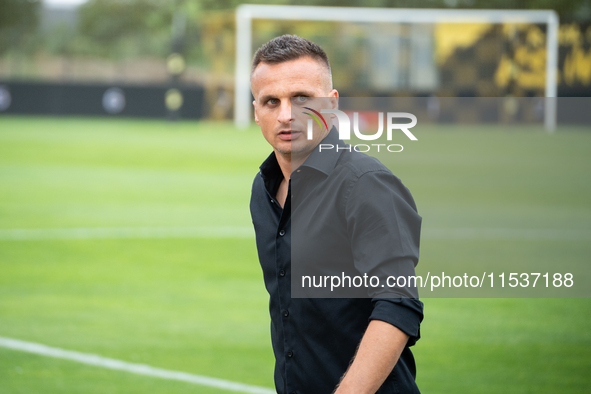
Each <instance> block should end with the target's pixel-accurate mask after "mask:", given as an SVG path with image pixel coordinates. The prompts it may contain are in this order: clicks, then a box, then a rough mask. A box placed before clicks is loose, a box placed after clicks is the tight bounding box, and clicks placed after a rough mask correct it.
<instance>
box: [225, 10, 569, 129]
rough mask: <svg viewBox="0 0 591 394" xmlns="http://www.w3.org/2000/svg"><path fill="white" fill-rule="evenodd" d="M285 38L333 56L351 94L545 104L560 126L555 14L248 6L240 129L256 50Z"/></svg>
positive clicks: (240, 28)
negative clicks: (308, 41)
mask: <svg viewBox="0 0 591 394" xmlns="http://www.w3.org/2000/svg"><path fill="white" fill-rule="evenodd" d="M285 33H289V34H297V35H299V36H302V37H305V38H308V39H311V40H313V41H315V42H317V43H319V44H320V45H321V46H322V47H323V48H324V49H325V50H326V51H327V53H328V56H329V58H330V59H331V63H332V64H333V79H334V84H335V87H336V88H337V89H338V90H339V92H340V93H341V95H342V96H349V97H354V96H377V97H384V96H402V97H415V96H418V97H428V96H438V97H507V96H510V97H546V99H545V100H543V106H544V108H543V121H544V125H545V127H546V129H547V130H548V131H553V130H554V128H555V124H556V101H555V99H552V98H554V97H556V90H557V67H558V16H557V14H556V13H555V12H554V11H545V10H448V9H445V10H439V9H399V8H398V9H395V8H348V7H309V6H272V5H242V6H239V7H238V8H237V11H236V75H235V102H234V120H235V123H236V125H237V126H238V127H245V126H247V125H248V124H249V123H250V121H251V118H252V104H251V103H252V100H251V93H250V84H249V77H250V64H251V60H252V55H253V52H254V50H255V49H256V48H258V47H259V46H260V45H261V44H263V43H264V42H266V41H268V40H269V39H271V38H273V37H275V36H277V35H280V34H285ZM548 98H549V99H548Z"/></svg>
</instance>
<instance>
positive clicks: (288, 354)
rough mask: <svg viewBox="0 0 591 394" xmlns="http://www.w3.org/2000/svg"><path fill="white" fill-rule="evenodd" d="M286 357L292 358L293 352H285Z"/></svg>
mask: <svg viewBox="0 0 591 394" xmlns="http://www.w3.org/2000/svg"><path fill="white" fill-rule="evenodd" d="M287 357H289V358H292V357H293V352H292V351H291V350H290V351H289V352H287Z"/></svg>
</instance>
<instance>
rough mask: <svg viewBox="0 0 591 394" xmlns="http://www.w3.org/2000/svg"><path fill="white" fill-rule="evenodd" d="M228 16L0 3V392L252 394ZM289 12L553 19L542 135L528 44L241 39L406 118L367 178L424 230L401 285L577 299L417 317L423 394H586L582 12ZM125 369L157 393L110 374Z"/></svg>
mask: <svg viewBox="0 0 591 394" xmlns="http://www.w3.org/2000/svg"><path fill="white" fill-rule="evenodd" d="M240 4H241V2H240V1H234V0H177V1H173V0H169V1H156V0H88V1H84V0H70V1H67V0H45V1H34V0H0V393H2V394H5V393H6V394H13V393H19V394H20V393H26V394H30V393H43V394H46V393H56V394H57V393H84V394H89V393H97V394H98V393H101V394H102V393H106V392H108V393H121V394H130V393H138V394H139V393H146V392H150V393H167V394H171V393H179V394H180V393H189V392H190V393H195V392H197V393H206V394H207V393H211V394H222V393H228V392H245V393H246V392H248V393H271V392H273V391H272V388H273V387H274V386H273V365H274V360H273V353H272V349H271V341H270V329H269V324H270V322H269V314H268V302H269V299H268V294H267V292H266V290H265V288H264V285H263V278H262V272H261V269H260V266H259V263H258V259H257V253H256V248H255V244H254V235H253V229H252V223H251V219H250V213H249V208H248V206H249V198H250V190H251V186H252V179H253V177H254V176H255V174H256V173H257V171H258V167H259V165H260V164H261V163H262V162H263V160H264V159H265V158H266V157H267V156H268V155H269V153H270V151H271V149H270V147H269V146H268V144H267V143H266V141H265V140H264V138H263V137H262V136H261V135H260V130H258V129H257V127H256V125H254V124H251V125H250V127H246V128H243V129H241V128H237V127H235V126H234V124H233V123H232V119H233V117H234V109H235V108H234V106H235V98H236V87H235V86H236V83H237V81H236V73H235V71H236V50H237V49H239V48H236V19H235V18H236V14H237V12H238V10H239V8H238V6H239V5H240ZM268 4H275V5H281V4H288V2H287V1H275V2H271V1H269V2H268ZM297 5H310V6H313V5H322V6H348V7H358V6H363V7H387V8H389V9H396V8H400V7H405V8H408V7H419V8H437V9H448V10H457V9H495V10H509V11H511V10H517V9H525V10H554V11H555V12H556V15H558V17H559V18H560V24H559V27H558V43H557V46H558V68H557V70H556V71H557V80H556V84H557V85H556V87H557V95H558V97H559V98H558V102H557V106H556V107H557V109H558V113H557V115H558V122H557V126H556V127H555V128H554V133H547V132H546V131H547V130H545V128H544V122H545V120H544V119H545V118H544V116H545V114H546V113H547V112H546V108H548V107H547V106H546V103H548V102H550V101H546V102H544V99H541V97H543V96H544V95H545V91H546V90H545V89H546V87H547V86H546V76H547V75H548V73H547V71H548V70H547V69H546V59H547V53H546V51H547V48H548V47H547V45H546V44H547V42H548V25H547V24H545V23H542V24H538V23H528V22H523V23H504V24H500V23H492V24H491V23H476V22H477V21H474V22H466V23H449V22H446V21H445V20H443V21H441V22H440V23H435V24H420V25H419V24H415V23H337V22H330V21H316V22H312V21H301V20H300V21H297V20H294V21H285V20H283V21H280V20H276V19H257V18H255V19H254V20H253V21H252V31H251V33H252V48H250V49H251V50H252V51H254V50H255V49H256V48H258V47H259V46H260V45H261V44H263V43H264V42H266V41H267V40H268V39H270V38H272V37H274V36H277V35H280V34H284V33H291V34H298V35H301V36H303V37H306V38H309V39H312V40H314V41H316V42H318V43H319V44H321V45H322V46H323V47H324V49H325V50H326V51H327V52H328V55H329V57H330V59H331V62H332V66H333V76H334V84H335V87H336V88H337V89H338V90H339V91H340V93H341V96H344V97H346V96H352V97H353V96H363V97H375V96H382V97H387V98H389V97H394V100H395V101H392V102H393V103H395V105H394V104H393V106H394V107H398V106H408V108H411V109H412V110H411V112H413V111H414V110H415V109H417V111H418V112H417V116H418V118H419V120H418V124H417V126H416V127H415V128H413V130H412V131H413V133H414V134H415V135H416V136H417V138H418V141H408V140H406V138H405V137H404V136H403V135H402V134H401V135H400V136H397V137H396V138H398V137H400V138H399V139H397V140H395V141H393V143H402V144H403V145H404V151H403V152H401V153H393V154H391V155H388V157H384V158H383V160H384V162H385V163H386V164H387V165H388V166H389V168H391V169H392V171H393V172H394V174H395V175H397V176H398V177H399V178H400V179H401V180H402V181H403V183H404V184H405V185H406V186H407V187H408V188H409V189H410V190H411V192H412V194H413V197H414V199H415V201H416V203H417V206H418V210H419V214H420V215H421V216H422V217H423V225H422V226H423V227H422V234H421V260H420V263H419V266H418V267H417V270H418V272H419V273H421V274H423V275H425V272H424V271H425V270H427V269H431V270H432V271H431V272H432V273H433V269H436V270H438V271H445V272H446V273H447V272H452V271H453V270H456V272H457V271H458V270H459V271H461V272H462V273H463V272H464V271H466V272H467V274H468V275H478V276H479V277H480V276H481V275H482V272H483V271H485V270H488V268H486V269H485V268H484V267H491V266H492V267H495V275H498V274H500V273H501V271H503V272H506V273H507V276H508V273H509V272H517V273H522V272H524V270H527V271H529V270H533V269H537V270H540V271H542V270H543V271H542V272H549V275H550V278H553V276H552V275H553V274H554V273H560V274H561V275H566V274H567V273H569V272H570V273H574V274H575V275H574V290H581V289H583V290H582V291H576V292H574V293H564V292H562V290H561V291H560V292H553V293H552V294H558V295H557V296H556V297H555V298H530V297H537V295H534V293H533V292H529V291H528V289H527V288H524V289H521V290H523V291H521V292H519V293H515V297H512V298H484V295H483V294H480V293H478V295H474V293H471V294H470V295H469V297H467V298H437V299H435V298H429V297H428V294H424V293H423V294H421V297H422V299H423V301H424V303H425V320H424V321H423V323H422V326H421V335H422V338H421V340H420V341H419V342H418V343H417V345H416V346H414V347H413V352H414V354H415V355H416V362H417V369H418V376H417V382H418V384H419V387H420V388H421V391H422V392H424V393H450V394H452V393H453V394H457V393H491V394H492V393H499V392H502V393H516V394H517V393H519V394H521V393H536V394H540V393H548V394H550V393H562V392H568V393H587V392H589V387H591V375H590V374H589V370H590V369H591V330H589V323H590V321H589V316H591V300H590V299H586V298H568V297H567V298H560V297H562V296H561V294H562V295H564V294H567V296H572V294H588V289H589V288H590V286H589V280H591V271H590V270H589V263H590V259H589V256H591V179H590V175H589V174H590V173H591V171H590V170H591V156H590V155H589V152H591V132H590V131H591V127H590V124H591V121H590V117H591V111H589V108H591V101H590V100H591V99H590V98H589V97H590V96H591V1H589V0H560V1H558V0H521V1H511V2H509V1H500V0H487V1H479V0H425V1H410V0H408V1H407V0H365V1H361V0H342V1H337V0H334V1H333V0H324V1H323V0H302V1H300V2H298V4H297ZM397 96H400V97H397ZM440 97H441V98H440ZM479 97H488V98H492V99H479ZM396 100H399V101H396ZM247 101H248V100H247ZM365 102H367V101H365ZM389 102H390V101H388V103H389ZM247 104H248V103H247ZM388 105H389V104H388ZM400 108H402V107H400ZM366 109H367V110H368V111H374V112H375V109H376V108H375V107H374V106H373V103H371V105H370V106H369V107H368V108H366ZM353 110H354V111H359V110H360V109H359V108H353ZM386 110H390V109H389V107H388V108H386ZM413 113H414V112H413ZM491 114H492V116H491ZM365 115H367V119H366V121H367V124H368V125H369V126H368V127H369V128H370V130H371V129H373V130H375V124H373V123H371V122H374V123H375V120H376V117H375V116H374V115H375V114H374V113H373V112H372V113H370V114H365ZM365 115H364V116H365ZM173 120H174V121H173ZM497 267H498V268H497ZM533 267H535V268H533ZM575 268H576V271H575ZM497 271H498V272H497ZM536 272H537V271H536ZM487 275H488V273H487ZM561 283H562V282H561ZM551 284H552V282H551ZM535 294H539V293H535ZM544 294H550V293H544ZM470 297H479V298H470ZM553 297H554V296H553ZM60 349H61V350H60ZM62 350H66V351H76V352H79V353H82V356H80V354H79V353H77V354H76V356H73V354H72V353H64V352H63V351H62ZM89 355H90V356H89ZM93 355H94V356H93ZM48 356H50V357H48ZM97 356H98V358H97ZM84 357H90V360H91V361H92V362H94V364H93V363H92V362H91V365H88V363H86V364H85V363H84V362H80V360H86V361H88V360H89V359H88V358H84ZM100 357H106V358H109V359H115V360H120V361H122V362H124V364H121V363H114V364H113V362H108V360H107V361H105V360H104V359H101V358H100ZM125 363H126V364H125ZM138 364H139V365H143V366H138ZM105 365H108V366H111V367H113V365H115V366H118V367H117V368H119V369H114V370H113V369H108V368H103V367H104V366H105ZM145 365H149V366H152V367H155V368H161V369H165V370H167V371H172V372H169V373H165V374H164V376H163V375H162V374H161V375H160V376H161V377H167V378H165V379H162V378H156V377H154V376H146V375H143V376H142V375H138V374H132V373H129V372H128V371H129V370H132V371H135V372H137V371H144V372H145V371H146V369H145V368H146V367H145ZM101 366H102V367H101ZM126 368H127V369H126ZM150 371H151V372H154V370H150ZM160 372H162V371H160ZM176 372H183V373H185V374H184V375H178V374H175V373H176ZM154 374H155V373H152V375H154ZM148 375H149V374H148ZM179 376H182V377H184V378H185V379H184V380H181V381H179V380H178V378H179ZM211 378H216V379H218V380H212V379H211Z"/></svg>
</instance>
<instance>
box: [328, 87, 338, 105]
mask: <svg viewBox="0 0 591 394" xmlns="http://www.w3.org/2000/svg"><path fill="white" fill-rule="evenodd" d="M328 97H329V100H330V107H331V109H339V92H338V91H337V90H336V89H333V90H331V91H330V93H329V94H328Z"/></svg>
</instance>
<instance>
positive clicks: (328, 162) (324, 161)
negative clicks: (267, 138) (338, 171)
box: [259, 126, 346, 183]
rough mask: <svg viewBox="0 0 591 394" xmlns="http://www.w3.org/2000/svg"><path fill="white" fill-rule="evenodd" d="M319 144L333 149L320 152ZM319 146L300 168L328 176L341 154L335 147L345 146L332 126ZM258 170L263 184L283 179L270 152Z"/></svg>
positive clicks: (273, 154)
mask: <svg viewBox="0 0 591 394" xmlns="http://www.w3.org/2000/svg"><path fill="white" fill-rule="evenodd" d="M320 144H330V145H332V146H333V148H332V149H325V150H323V151H322V152H320V149H319V145H320ZM320 144H318V145H316V147H315V148H314V150H313V151H312V153H311V154H310V156H308V158H307V159H306V161H305V162H304V164H302V167H309V168H313V169H315V170H317V171H320V172H323V173H325V174H326V175H329V174H330V173H331V172H332V170H334V168H335V167H336V164H337V161H338V160H339V157H340V156H341V153H342V150H341V151H340V152H339V151H337V149H336V147H337V146H339V147H343V146H346V144H345V143H344V142H343V141H340V140H339V132H338V130H337V129H336V127H334V126H333V128H332V129H331V130H330V132H329V133H328V134H327V136H326V137H324V139H323V140H322V142H320ZM259 169H260V170H261V175H262V177H263V180H265V183H270V182H272V180H275V179H277V178H278V179H283V173H282V172H281V168H280V167H279V163H278V162H277V157H275V152H271V154H270V155H269V157H267V159H266V160H265V161H264V162H263V164H261V166H260V167H259Z"/></svg>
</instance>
